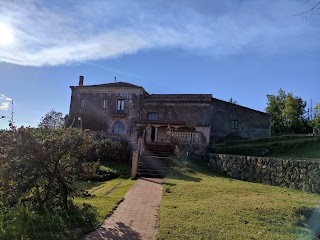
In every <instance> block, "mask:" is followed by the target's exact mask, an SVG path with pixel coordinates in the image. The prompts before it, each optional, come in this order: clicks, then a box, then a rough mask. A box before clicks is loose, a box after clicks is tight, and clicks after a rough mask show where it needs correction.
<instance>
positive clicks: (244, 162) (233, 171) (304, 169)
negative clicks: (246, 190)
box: [208, 154, 320, 193]
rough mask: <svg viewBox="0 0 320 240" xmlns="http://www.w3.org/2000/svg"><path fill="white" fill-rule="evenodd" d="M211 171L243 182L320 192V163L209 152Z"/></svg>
mask: <svg viewBox="0 0 320 240" xmlns="http://www.w3.org/2000/svg"><path fill="white" fill-rule="evenodd" d="M208 158H209V163H208V165H209V167H210V168H211V169H213V170H214V171H218V172H221V173H226V174H227V175H228V176H230V177H232V178H235V179H240V180H244V181H250V182H257V183H266V184H270V185H275V186H281V187H290V188H295V189H301V190H303V191H308V192H314V193H320V162H319V161H307V160H287V159H277V158H266V157H252V156H237V155H225V154H210V155H208Z"/></svg>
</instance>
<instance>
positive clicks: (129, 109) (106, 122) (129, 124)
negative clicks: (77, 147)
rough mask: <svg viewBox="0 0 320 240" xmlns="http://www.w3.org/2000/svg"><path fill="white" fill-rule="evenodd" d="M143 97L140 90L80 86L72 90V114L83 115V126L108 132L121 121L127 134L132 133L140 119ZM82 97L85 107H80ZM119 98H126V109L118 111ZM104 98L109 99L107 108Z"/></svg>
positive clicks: (75, 115) (74, 115)
mask: <svg viewBox="0 0 320 240" xmlns="http://www.w3.org/2000/svg"><path fill="white" fill-rule="evenodd" d="M141 98H142V92H141V91H139V90H108V89H90V88H85V87H84V88H81V87H79V88H77V89H73V91H72V96H71V104H70V116H73V117H77V116H81V117H83V128H89V129H92V130H99V131H100V130H102V131H108V132H112V127H113V125H114V123H116V122H117V121H121V122H123V123H124V125H125V134H130V132H131V131H132V130H133V128H134V127H135V122H136V120H137V119H139V109H140V106H141ZM81 99H83V100H84V108H81V107H80V102H81ZM118 99H124V101H125V103H124V111H121V112H119V111H117V100H118ZM103 100H107V108H103ZM86 116H88V117H87V118H86Z"/></svg>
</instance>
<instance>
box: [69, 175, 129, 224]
mask: <svg viewBox="0 0 320 240" xmlns="http://www.w3.org/2000/svg"><path fill="white" fill-rule="evenodd" d="M134 183H135V181H132V180H130V179H121V178H117V179H113V180H110V181H107V182H102V183H97V182H94V183H92V182H78V183H77V186H78V187H80V188H81V189H84V190H85V189H86V190H87V192H88V193H89V194H90V195H91V196H89V197H86V198H85V197H76V198H75V199H74V201H75V204H76V205H81V204H84V203H85V204H90V205H91V206H92V207H93V208H94V209H95V210H96V213H97V222H98V223H100V224H101V223H102V222H103V220H104V219H105V218H106V217H108V216H109V215H110V214H111V213H112V212H113V210H114V209H115V208H116V207H117V205H118V204H119V203H120V202H121V201H122V199H123V196H124V195H125V194H126V192H127V191H128V190H129V189H130V188H131V186H132V185H133V184H134Z"/></svg>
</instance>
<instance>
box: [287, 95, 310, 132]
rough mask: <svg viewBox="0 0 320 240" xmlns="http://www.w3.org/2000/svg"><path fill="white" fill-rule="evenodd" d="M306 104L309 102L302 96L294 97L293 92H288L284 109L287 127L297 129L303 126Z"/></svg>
mask: <svg viewBox="0 0 320 240" xmlns="http://www.w3.org/2000/svg"><path fill="white" fill-rule="evenodd" d="M306 105H307V103H306V102H305V101H303V100H302V99H301V98H300V97H294V96H293V94H292V93H288V95H287V97H286V100H285V103H284V109H283V111H282V118H283V121H284V125H285V127H287V128H294V129H297V128H300V127H301V126H302V122H303V120H304V117H303V116H304V114H305V107H306Z"/></svg>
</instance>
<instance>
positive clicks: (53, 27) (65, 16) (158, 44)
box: [0, 0, 320, 66]
mask: <svg viewBox="0 0 320 240" xmlns="http://www.w3.org/2000/svg"><path fill="white" fill-rule="evenodd" d="M196 2H198V1H185V2H183V3H181V1H156V0H155V1H147V2H146V1H129V0H127V1H126V0H123V1H100V0H91V1H84V0H79V1H61V2H60V5H57V4H56V3H55V4H52V3H50V2H49V1H43V2H39V1H22V2H21V1H7V2H2V5H1V6H0V22H2V23H5V24H7V25H8V26H10V27H11V28H12V29H13V32H14V38H15V42H14V44H11V45H8V46H1V47H0V62H1V61H2V62H9V63H14V64H20V65H30V66H42V65H59V64H67V63H74V62H84V61H90V60H97V59H107V58H112V57H117V56H121V55H124V54H133V53H136V52H137V51H139V50H144V49H154V48H182V49H186V50H188V51H192V52H194V53H196V54H206V55H211V56H214V57H219V56H224V55H230V54H238V53H242V52H245V51H251V52H258V53H259V52H262V53H264V54H265V53H267V54H270V53H274V52H288V51H301V50H314V49H319V42H320V41H319V38H320V32H319V28H318V24H319V18H317V16H315V17H314V18H313V19H311V20H305V19H301V18H299V17H297V16H294V14H296V13H298V12H300V11H303V10H304V9H305V7H306V6H305V5H304V4H303V1H298V0H297V1H294V0H280V1H267V0H259V1H251V0H246V1H236V0H231V1H230V2H229V3H228V4H226V3H219V2H218V1H216V2H215V3H213V1H209V0H208V1H201V3H196ZM0 37H1V36H0ZM306 43H307V44H306Z"/></svg>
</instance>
